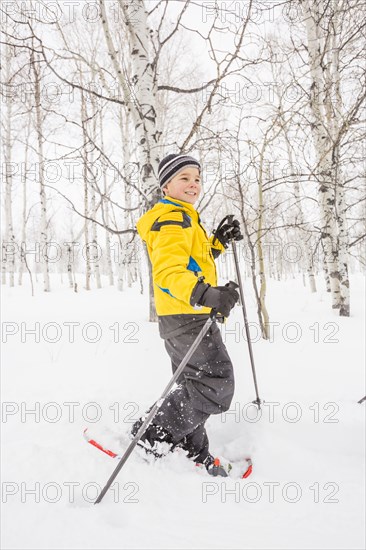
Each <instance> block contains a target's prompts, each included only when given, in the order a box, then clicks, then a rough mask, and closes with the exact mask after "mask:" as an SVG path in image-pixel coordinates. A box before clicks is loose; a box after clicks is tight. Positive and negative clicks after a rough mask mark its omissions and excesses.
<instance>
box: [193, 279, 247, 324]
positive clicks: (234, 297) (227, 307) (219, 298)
mask: <svg viewBox="0 0 366 550" xmlns="http://www.w3.org/2000/svg"><path fill="white" fill-rule="evenodd" d="M201 284H205V283H201ZM205 286H207V289H206V290H205V291H204V293H203V294H202V296H201V298H200V299H199V301H198V302H197V303H198V304H199V305H200V306H205V307H211V308H215V309H216V310H217V312H218V313H221V314H222V315H223V316H224V317H229V315H230V311H231V310H232V308H233V307H234V306H235V304H236V302H237V301H238V300H239V294H238V293H237V292H236V290H234V289H233V288H229V287H228V286H227V285H226V286H210V285H208V284H205Z"/></svg>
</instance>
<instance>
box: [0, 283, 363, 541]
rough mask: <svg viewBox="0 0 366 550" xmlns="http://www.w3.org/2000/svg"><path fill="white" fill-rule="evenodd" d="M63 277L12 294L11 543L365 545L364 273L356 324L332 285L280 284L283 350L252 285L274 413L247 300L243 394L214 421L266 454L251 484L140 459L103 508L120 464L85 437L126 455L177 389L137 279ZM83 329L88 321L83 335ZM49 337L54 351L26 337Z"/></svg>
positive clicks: (6, 525) (238, 336) (168, 461)
mask: <svg viewBox="0 0 366 550" xmlns="http://www.w3.org/2000/svg"><path fill="white" fill-rule="evenodd" d="M51 282H52V292H51V293H49V294H45V293H43V292H42V286H41V282H40V281H39V282H38V284H37V286H36V294H35V297H32V296H31V292H30V287H29V285H28V284H25V285H24V287H16V288H13V289H10V288H8V287H3V289H2V290H3V292H2V302H3V306H2V307H3V325H2V342H3V353H2V365H3V366H2V442H3V445H2V517H3V521H2V535H1V538H2V541H1V542H2V547H3V548H6V549H43V548H47V549H66V548H67V549H79V548H80V549H82V548H90V549H102V548H108V549H118V548H121V549H127V548H143V549H145V548H146V549H150V548H151V549H155V548H156V549H157V548H162V549H165V548H174V549H183V548H184V549H186V548H187V549H188V548H192V549H193V548H210V549H211V548H228V549H229V548H230V549H234V548H235V549H236V548H241V549H272V548H273V549H275V548H276V549H278V548H281V549H282V548H283V549H290V548H291V549H320V548H322V549H323V548H324V549H332V550H333V549H345V548H347V549H358V548H363V547H364V515H365V508H364V482H365V478H364V443H365V436H364V434H365V431H364V429H365V427H364V418H365V403H363V404H362V405H359V404H357V400H359V399H360V398H361V397H363V395H364V393H365V390H364V371H363V365H364V334H365V326H364V319H365V315H364V313H365V312H364V295H365V290H364V282H363V279H362V277H361V276H359V275H353V277H352V279H351V288H352V291H351V292H352V297H353V299H352V316H351V318H348V319H346V318H340V317H339V316H338V315H337V313H336V312H333V311H332V310H331V309H330V304H329V296H328V295H327V293H326V292H325V290H324V288H323V286H324V285H323V282H322V281H321V280H318V287H319V288H320V290H319V292H318V293H317V294H315V295H311V294H310V293H309V290H308V288H305V287H304V286H303V283H302V280H301V279H300V278H295V279H288V280H285V281H282V282H277V281H274V280H269V284H268V286H269V288H268V310H269V313H270V320H271V322H273V323H279V325H276V326H275V328H274V332H273V335H274V337H273V339H272V341H271V342H265V341H263V340H258V339H257V338H255V335H256V327H254V323H255V321H256V313H255V304H254V300H253V298H252V295H251V292H250V288H249V286H250V283H249V281H245V282H244V285H245V287H246V294H247V295H248V298H247V301H248V303H247V309H248V317H249V319H250V321H251V323H252V324H253V327H252V334H253V337H254V340H256V341H255V342H254V343H253V351H254V358H255V363H256V371H257V377H258V385H259V394H260V397H261V399H264V400H265V402H264V403H263V406H262V410H261V413H260V414H259V413H258V412H257V410H256V408H255V407H254V406H253V405H251V401H252V400H253V399H254V398H255V392H254V386H253V379H252V374H251V369H250V363H249V358H248V348H247V344H246V341H245V339H244V338H243V325H242V312H241V308H240V307H239V306H238V307H237V308H236V309H235V311H234V313H233V314H232V316H231V317H230V319H229V320H228V321H227V324H226V325H225V326H224V327H221V330H222V334H223V337H224V339H225V342H226V345H227V348H228V350H229V353H230V355H231V357H232V360H233V363H234V367H235V372H236V392H235V396H234V399H233V403H232V407H231V409H230V411H229V412H228V413H226V414H224V415H222V416H221V417H220V416H216V417H211V418H210V419H209V421H208V423H207V428H208V433H209V436H210V442H211V450H212V452H213V454H215V455H218V456H220V455H222V456H223V457H226V458H229V459H231V460H235V459H240V458H242V457H245V456H248V455H250V456H251V457H252V459H253V473H252V475H251V476H250V477H249V478H248V479H246V480H238V479H226V478H225V479H219V480H218V479H217V478H215V479H213V478H210V477H208V476H207V474H206V473H205V472H204V471H202V470H201V469H200V468H196V467H194V466H193V465H192V463H191V462H190V461H188V460H187V459H186V458H185V456H183V455H182V454H180V453H174V454H172V455H170V456H168V457H166V458H165V459H163V460H161V461H160V462H157V463H155V464H154V465H148V464H146V463H144V462H143V461H142V460H141V457H140V456H139V455H138V453H134V454H133V455H132V456H131V457H130V459H129V460H128V461H127V463H126V465H125V467H124V468H123V469H122V471H121V472H120V473H119V475H118V477H117V480H116V482H115V485H114V489H113V490H110V491H109V492H108V493H107V495H106V496H105V498H104V500H103V502H102V503H101V504H99V505H96V506H94V505H93V501H94V500H95V498H96V496H97V490H98V491H99V490H100V487H102V486H103V485H104V484H105V483H106V481H107V479H108V478H109V476H110V475H111V473H112V471H113V469H114V467H115V466H116V461H114V460H113V459H111V458H109V457H108V456H107V455H104V454H103V453H101V452H100V451H98V450H97V449H94V448H93V447H92V446H91V445H88V444H87V443H86V442H85V440H84V439H83V437H82V435H83V430H84V428H85V427H89V429H90V431H91V433H95V434H97V435H98V436H100V437H103V436H104V438H105V441H107V442H108V443H110V444H111V446H112V445H114V448H113V450H116V451H117V452H121V451H122V448H121V446H120V443H119V441H118V436H119V435H120V434H122V433H123V432H125V431H126V427H127V426H130V425H131V422H132V419H133V418H137V417H138V416H139V414H142V413H143V412H144V411H145V410H146V408H147V407H148V406H149V405H151V404H152V402H153V401H155V400H156V399H157V398H158V397H159V396H160V395H161V392H162V391H163V389H164V387H165V386H166V384H167V383H168V381H169V378H170V376H171V371H170V360H169V357H168V355H167V354H166V351H165V348H164V344H163V341H162V340H161V339H160V338H159V335H158V327H157V325H156V324H153V323H149V322H148V321H147V315H148V299H147V296H146V295H141V294H140V293H139V288H138V286H137V285H136V286H134V287H132V288H131V289H127V290H126V291H124V292H123V293H119V292H117V290H116V289H114V288H113V287H107V286H106V287H105V288H103V289H101V290H92V291H90V292H87V291H85V290H84V289H82V288H81V287H82V285H81V284H79V289H80V290H79V292H78V293H77V294H76V293H74V292H72V291H71V290H70V289H69V288H68V287H67V283H66V280H65V279H64V283H63V284H62V283H61V282H60V281H59V278H58V277H56V276H53V277H52V280H51ZM106 283H107V282H106V281H105V284H106ZM36 323H39V325H36ZM70 323H79V324H75V325H73V326H74V337H73V338H71V336H72V334H71V332H72V331H71V328H70V327H71V325H70ZM289 323H290V324H289ZM110 327H112V328H110ZM35 328H36V330H38V331H39V341H38V342H37V341H35V340H36V336H35V335H34V334H33V335H32V334H29V333H28V334H27V332H26V331H27V330H30V329H35ZM117 329H118V330H117ZM230 330H231V331H233V332H231V333H230V332H229V331H230ZM52 339H54V340H55V342H52V341H51V340H52ZM71 340H73V341H71ZM93 340H95V341H94V342H93ZM295 340H296V341H295ZM32 410H33V413H32ZM94 420H95V421H94ZM71 484H74V485H73V487H74V491H72V489H71ZM98 487H99V489H98ZM32 491H33V492H32ZM52 501H54V502H52Z"/></svg>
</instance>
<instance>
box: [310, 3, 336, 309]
mask: <svg viewBox="0 0 366 550" xmlns="http://www.w3.org/2000/svg"><path fill="white" fill-rule="evenodd" d="M302 5H303V8H304V20H305V24H306V31H307V45H308V53H309V64H310V74H311V80H312V82H311V86H310V108H311V112H312V115H313V123H312V125H311V128H312V134H313V139H314V145H315V152H316V159H317V176H318V182H319V204H320V207H321V214H322V228H321V238H322V240H323V246H324V253H325V261H326V263H327V268H328V275H329V280H330V287H331V294H332V307H333V308H334V309H338V308H339V307H340V302H341V295H340V285H339V269H338V249H337V244H338V238H337V225H336V222H335V210H334V205H335V184H336V182H335V181H334V180H333V162H332V143H331V136H330V135H329V129H328V128H327V124H326V122H327V108H328V107H327V98H326V94H325V81H324V75H323V69H322V65H321V62H322V44H321V39H320V38H319V34H320V29H319V25H318V11H317V8H318V6H317V5H316V3H315V4H314V3H313V2H311V0H302ZM311 7H312V8H313V9H311ZM313 14H315V17H316V19H317V20H314V17H313Z"/></svg>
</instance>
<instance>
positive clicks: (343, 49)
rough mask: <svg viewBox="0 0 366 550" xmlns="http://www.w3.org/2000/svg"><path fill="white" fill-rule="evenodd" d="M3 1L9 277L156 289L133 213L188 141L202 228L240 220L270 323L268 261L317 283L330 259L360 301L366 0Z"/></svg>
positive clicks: (335, 291)
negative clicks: (197, 168) (199, 168)
mask: <svg viewBox="0 0 366 550" xmlns="http://www.w3.org/2000/svg"><path fill="white" fill-rule="evenodd" d="M1 18H2V39H1V40H2V77H1V101H2V118H1V121H2V122H1V124H2V142H1V143H2V158H3V163H2V167H3V168H2V181H3V202H2V211H3V217H2V218H3V257H2V284H3V285H4V284H8V285H10V286H14V285H21V284H22V282H23V281H24V277H27V278H28V277H30V278H31V282H32V292H34V293H37V292H40V291H41V289H42V288H43V290H44V291H46V292H52V284H51V281H50V274H57V275H58V277H60V278H61V279H62V280H63V281H64V282H66V280H67V284H68V285H69V286H70V293H72V292H81V291H83V290H84V289H86V290H90V289H91V288H101V287H102V285H114V286H115V288H116V292H117V291H121V292H123V290H124V288H125V287H126V286H127V287H128V286H130V285H132V284H133V283H134V282H138V284H139V285H141V291H144V292H148V290H149V289H146V288H144V282H143V278H142V276H141V273H142V272H143V270H144V269H146V266H147V258H146V255H145V253H144V250H143V247H142V244H141V242H140V239H139V238H138V236H137V235H136V231H135V222H136V220H137V219H138V217H139V216H140V215H141V214H142V213H143V212H145V211H146V210H147V209H148V208H150V207H151V206H152V205H153V204H154V203H155V202H156V200H158V198H159V191H158V186H157V166H158V163H159V161H160V160H161V159H162V158H163V156H164V155H166V154H168V153H171V152H180V151H183V152H186V153H190V154H192V155H196V156H197V158H198V159H199V160H200V162H201V163H202V165H203V183H204V193H203V194H202V196H201V199H200V202H199V204H198V205H196V206H197V209H198V210H199V211H200V212H201V217H202V219H203V222H204V223H205V225H206V227H207V228H208V229H209V230H212V229H214V227H215V226H216V225H217V224H218V222H219V221H220V219H221V218H222V217H223V216H224V215H226V214H228V213H233V214H235V216H236V217H237V218H238V219H239V220H240V222H241V224H242V228H243V229H244V233H245V240H244V241H243V242H242V243H240V245H239V250H240V256H241V258H242V259H243V260H244V262H243V269H244V276H245V277H246V278H249V280H250V281H251V282H252V284H253V286H254V292H255V297H256V300H257V310H258V321H259V323H260V326H261V330H262V335H263V337H264V338H266V337H268V320H269V314H270V312H267V309H266V282H267V280H268V278H273V279H277V280H286V279H287V278H289V277H294V276H295V275H297V274H301V275H302V276H303V280H304V285H307V287H308V290H309V292H316V291H317V288H316V276H317V275H318V274H320V275H321V279H322V281H323V282H324V283H323V282H322V283H321V284H325V285H326V288H327V291H328V292H329V307H330V308H334V309H338V310H339V314H340V315H342V316H349V315H350V313H351V311H352V310H351V306H350V304H351V297H352V287H350V284H349V273H352V272H360V271H361V272H364V269H365V262H366V254H365V247H364V245H365V236H366V225H365V179H364V176H365V164H364V137H365V111H364V108H365V60H364V50H363V46H364V39H365V35H364V33H365V4H364V2H362V1H359V0H337V1H328V0H316V1H313V0H299V1H297V2H292V1H283V2H282V1H278V2H272V1H271V2H269V1H264V2H261V1H259V0H255V1H254V0H253V1H250V0H248V1H245V2H238V1H236V2H234V1H232V2H214V1H199V2H195V1H192V0H187V1H183V0H181V1H169V2H167V1H165V0H160V1H145V2H143V1H142V0H131V1H124V0H119V1H112V0H108V1H107V0H99V1H82V2H77V1H74V2H62V1H58V2H54V1H53V2H51V1H42V0H40V1H35V2H33V1H30V0H28V1H27V2H16V1H13V2H3V3H2V6H1ZM219 263H220V267H219V269H220V273H222V274H223V275H227V276H229V277H230V275H231V274H232V262H231V258H229V259H228V260H226V261H225V262H224V261H221V262H219ZM41 285H42V286H41ZM150 293H151V285H150ZM154 318H155V311H154V306H153V301H152V298H151V306H150V319H151V320H154Z"/></svg>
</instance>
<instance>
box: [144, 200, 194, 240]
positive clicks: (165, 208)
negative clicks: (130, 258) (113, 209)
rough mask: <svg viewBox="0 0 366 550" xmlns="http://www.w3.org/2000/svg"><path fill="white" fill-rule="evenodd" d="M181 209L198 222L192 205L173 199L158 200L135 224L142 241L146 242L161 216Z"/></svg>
mask: <svg viewBox="0 0 366 550" xmlns="http://www.w3.org/2000/svg"><path fill="white" fill-rule="evenodd" d="M179 209H182V210H184V212H186V213H187V214H188V216H190V217H191V218H193V219H194V220H195V221H197V220H198V212H197V210H196V209H195V208H194V206H193V205H192V204H190V203H189V202H185V201H181V200H178V199H173V198H172V197H169V196H165V197H164V198H163V199H160V200H159V202H157V203H156V204H155V205H154V206H153V208H151V209H150V210H148V211H147V212H146V213H145V214H144V215H143V216H141V218H140V219H139V220H138V221H137V223H136V229H137V231H138V234H139V235H140V237H141V239H142V240H143V241H146V240H147V236H148V233H149V231H150V229H151V227H152V225H153V223H154V222H155V221H156V220H157V219H158V218H159V217H160V216H162V215H163V214H168V213H169V212H172V211H173V210H175V211H176V210H179Z"/></svg>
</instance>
